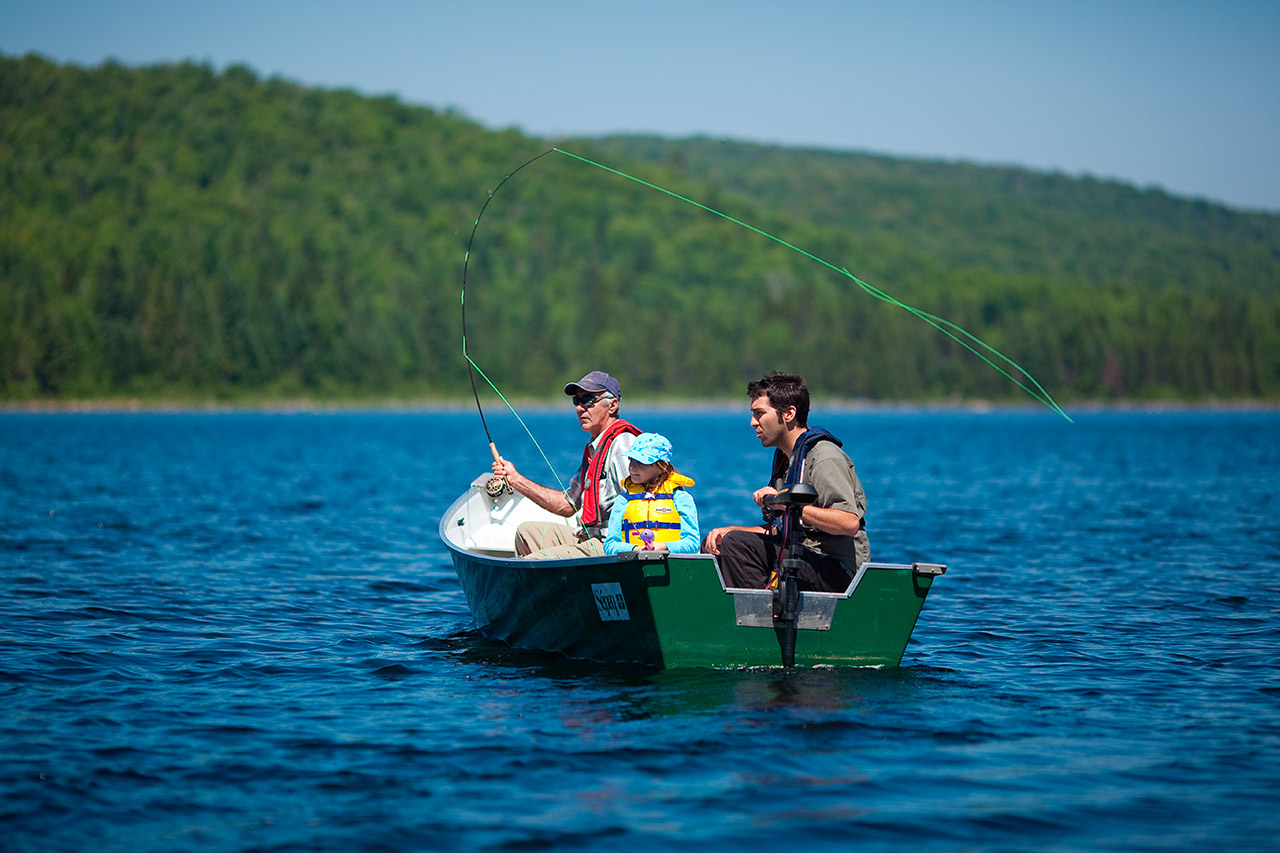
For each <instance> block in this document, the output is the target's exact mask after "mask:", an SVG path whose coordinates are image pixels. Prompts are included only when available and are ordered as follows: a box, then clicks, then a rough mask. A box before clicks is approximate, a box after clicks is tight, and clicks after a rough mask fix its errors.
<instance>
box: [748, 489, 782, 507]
mask: <svg viewBox="0 0 1280 853" xmlns="http://www.w3.org/2000/svg"><path fill="white" fill-rule="evenodd" d="M777 493H778V490H777V489H775V488H774V487H773V486H765V487H764V488H761V489H756V490H755V491H754V492H752V493H751V500H753V501H755V502H756V506H759V507H762V506H764V500H765V498H769V497H773V496H774V495H776V494H777Z"/></svg>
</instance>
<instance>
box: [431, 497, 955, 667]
mask: <svg viewBox="0 0 1280 853" xmlns="http://www.w3.org/2000/svg"><path fill="white" fill-rule="evenodd" d="M525 521H548V522H551V523H554V524H564V523H565V521H566V520H565V519H564V518H562V517H560V516H557V515H553V514H552V513H550V512H547V511H546V510H544V509H542V508H541V507H539V506H538V505H537V504H535V503H534V502H533V501H531V500H528V499H527V498H525V497H524V496H522V495H520V494H518V493H515V492H513V491H512V490H511V488H510V487H509V486H507V485H506V483H505V481H503V480H501V479H499V478H496V477H494V476H493V475H492V474H485V475H482V476H480V477H477V478H476V479H475V480H473V481H472V482H471V485H470V487H469V488H468V489H467V491H466V492H464V493H463V494H462V495H461V496H460V497H459V498H458V499H457V500H456V501H454V503H453V505H452V506H450V507H449V509H448V511H446V512H445V514H444V515H443V516H442V517H441V519H440V537H441V539H442V540H443V541H444V543H445V545H446V546H447V547H448V549H449V552H450V554H451V556H452V558H453V565H454V570H455V571H456V572H457V575H458V580H459V581H460V583H461V585H462V589H463V592H464V593H465V595H466V598H467V603H468V605H469V606H470V608H471V612H472V614H473V616H474V617H475V622H476V627H477V628H478V629H479V631H480V633H481V634H483V635H484V636H485V637H487V638H489V639H491V640H497V641H501V642H503V643H506V644H508V645H510V646H513V647H516V648H520V649H530V650H541V651H547V652H558V653H560V654H562V655H565V656H567V657H569V658H573V659H578V660H587V661H598V662H602V663H617V664H641V665H645V666H651V667H658V668H664V669H676V668H687V667H709V668H717V669H740V668H753V667H776V666H780V665H786V666H796V667H865V666H873V667H892V666H898V665H899V664H900V663H901V661H902V656H903V653H904V652H905V650H906V646H907V641H908V640H909V639H910V638H911V632H912V631H913V630H914V628H915V624H916V620H917V618H918V617H919V615H920V610H921V608H922V607H923V605H924V601H925V597H926V596H927V595H928V593H929V589H930V587H931V586H932V584H933V581H934V580H935V579H936V578H937V577H939V576H941V575H942V574H943V573H944V572H945V571H946V568H947V567H946V566H945V565H944V564H940V563H911V564H895V563H878V562H868V563H865V564H864V565H862V566H861V567H860V568H859V569H858V571H857V573H856V574H855V576H854V577H853V578H852V579H851V581H850V583H849V586H848V588H847V589H845V590H844V591H843V592H808V591H800V592H799V593H798V596H795V597H793V598H792V602H793V605H792V609H793V613H794V616H793V617H787V618H790V619H791V620H792V621H790V622H787V623H785V625H784V626H780V625H779V621H778V617H776V616H775V611H776V610H777V609H778V608H777V607H776V606H775V592H774V591H773V590H767V589H736V588H732V587H726V585H725V582H724V577H723V575H722V574H721V572H720V567H719V565H718V563H717V560H716V558H715V557H714V556H712V555H710V554H668V553H667V552H665V551H630V552H627V553H623V554H618V555H613V556H603V557H589V556H583V557H576V558H572V559H557V560H537V559H528V558H521V557H518V556H516V554H515V550H514V543H515V530H516V527H517V526H518V525H519V524H521V523H522V522H525ZM790 626H794V627H793V628H791V630H790V632H788V631H787V630H786V628H787V627H790ZM788 634H789V636H790V638H791V642H792V643H793V651H792V652H791V654H790V658H791V659H790V660H787V658H788V649H787V643H788V639H787V638H788Z"/></svg>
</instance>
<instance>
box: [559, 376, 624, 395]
mask: <svg viewBox="0 0 1280 853" xmlns="http://www.w3.org/2000/svg"><path fill="white" fill-rule="evenodd" d="M579 391H586V392H587V393H588V394H604V393H609V394H612V395H613V396H614V397H616V398H618V399H619V400H621V399H622V389H621V388H619V387H618V380H616V379H614V378H613V377H612V376H610V375H609V374H607V373H605V372H604V371H602V370H593V371H591V372H590V373H588V374H587V375H586V376H584V377H582V378H581V379H579V380H578V381H577V382H570V383H569V384H568V385H566V386H564V393H566V394H568V395H569V396H570V397H572V396H573V395H575V394H577V393H578V392H579Z"/></svg>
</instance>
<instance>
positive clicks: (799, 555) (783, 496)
mask: <svg viewBox="0 0 1280 853" xmlns="http://www.w3.org/2000/svg"><path fill="white" fill-rule="evenodd" d="M817 499H818V490H817V489H815V488H814V487H813V486H810V485H809V484H808V483H796V484H794V485H791V486H787V487H786V488H783V489H779V490H778V493H777V494H775V495H770V496H769V498H768V499H766V501H765V503H766V504H767V505H768V506H770V507H774V508H777V509H780V510H782V511H783V512H784V513H785V514H786V525H785V527H784V528H783V529H784V531H785V535H786V539H785V541H784V542H783V543H782V548H783V557H782V571H781V572H779V573H778V587H777V589H775V590H774V591H773V621H774V625H775V627H776V629H777V631H778V640H779V643H780V644H781V646H782V665H783V667H785V668H786V669H791V668H793V667H794V666H795V664H796V629H797V627H798V623H799V617H800V583H799V580H798V579H797V577H796V573H797V572H799V571H800V569H801V568H802V567H803V566H804V564H805V563H804V533H803V531H802V529H801V527H800V512H801V511H802V510H803V509H804V508H805V507H806V506H808V505H809V504H811V503H813V502H814V501H816V500H817Z"/></svg>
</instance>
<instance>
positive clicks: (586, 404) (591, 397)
mask: <svg viewBox="0 0 1280 853" xmlns="http://www.w3.org/2000/svg"><path fill="white" fill-rule="evenodd" d="M607 399H609V395H608V394H578V395H577V396H575V397H574V398H573V405H575V406H581V407H582V408H584V409H589V408H591V407H592V406H594V405H595V404H596V403H599V402H600V401H601V400H607Z"/></svg>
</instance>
